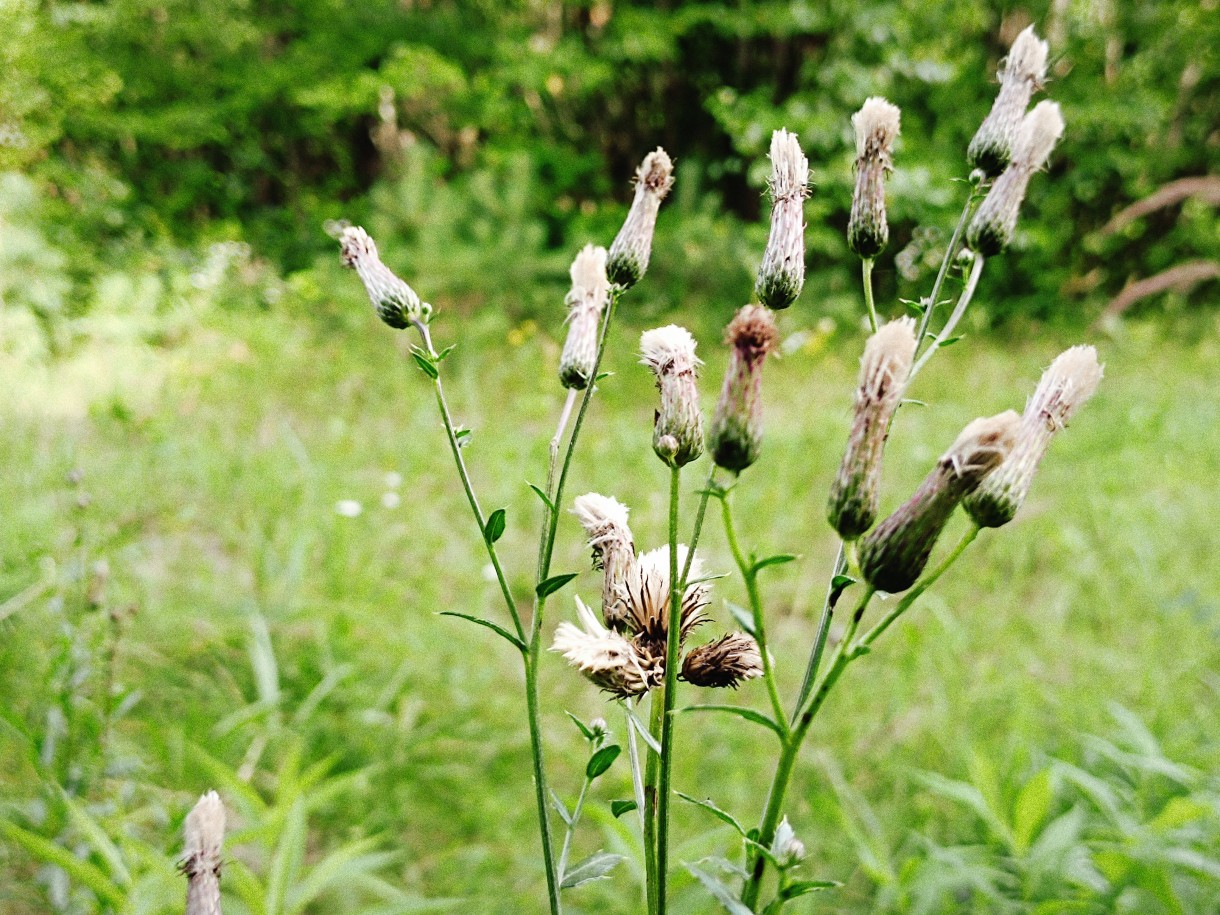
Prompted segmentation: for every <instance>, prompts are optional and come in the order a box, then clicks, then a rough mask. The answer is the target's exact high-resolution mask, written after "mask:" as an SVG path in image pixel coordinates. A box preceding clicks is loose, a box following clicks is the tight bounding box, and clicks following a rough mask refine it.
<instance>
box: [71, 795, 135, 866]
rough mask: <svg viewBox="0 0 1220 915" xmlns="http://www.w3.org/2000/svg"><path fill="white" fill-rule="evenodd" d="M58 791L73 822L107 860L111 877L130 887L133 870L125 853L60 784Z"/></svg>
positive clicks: (94, 848) (96, 850) (95, 849)
mask: <svg viewBox="0 0 1220 915" xmlns="http://www.w3.org/2000/svg"><path fill="white" fill-rule="evenodd" d="M56 793H57V794H58V795H59V801H60V803H61V804H63V805H64V808H65V809H66V810H67V811H68V816H69V817H70V818H71V820H72V822H73V824H75V826H76V828H77V829H79V830H80V831H81V834H82V835H83V836H84V837H85V840H86V841H87V842H88V843H89V844H90V845H91V846H93V850H94V851H95V852H97V853H98V854H99V855H100V856H101V857H102V858H103V859H104V860H105V861H106V866H107V867H109V868H110V878H111V879H112V880H113V881H114V882H115V883H116V884H118V885H119V886H121V887H123V888H124V889H130V887H131V871H129V870H128V869H127V864H126V863H125V862H124V861H123V853H122V852H120V851H119V848H118V846H117V845H115V844H114V842H113V841H111V839H110V837H109V836H108V835H106V831H105V830H104V829H103V828H102V827H101V825H100V824H99V823H98V822H97V821H96V820H94V819H93V818H92V817H90V816H89V814H87V813H86V812H85V811H84V810H83V809H82V808H81V807H80V805H78V804H77V803H76V802H75V801H74V800H72V798H71V797H69V796H68V793H67V792H66V791H64V790H63V789H62V788H60V787H59V786H58V785H57V786H56Z"/></svg>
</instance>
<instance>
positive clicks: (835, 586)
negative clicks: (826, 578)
mask: <svg viewBox="0 0 1220 915" xmlns="http://www.w3.org/2000/svg"><path fill="white" fill-rule="evenodd" d="M855 583H856V580H855V579H854V578H852V577H851V576H850V575H836V576H835V577H834V578H832V579H831V580H830V606H832V607H833V606H834V605H835V604H837V603H838V602H839V598H840V597H842V596H843V592H844V591H846V590H847V589H848V588H850V587H851V586H852V585H854V584H855Z"/></svg>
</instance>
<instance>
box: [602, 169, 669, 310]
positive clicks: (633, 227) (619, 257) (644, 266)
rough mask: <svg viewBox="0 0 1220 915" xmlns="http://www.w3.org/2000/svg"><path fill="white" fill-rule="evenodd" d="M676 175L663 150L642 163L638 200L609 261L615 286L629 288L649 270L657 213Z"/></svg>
mask: <svg viewBox="0 0 1220 915" xmlns="http://www.w3.org/2000/svg"><path fill="white" fill-rule="evenodd" d="M673 175H674V165H673V162H672V161H671V160H670V158H669V154H668V153H667V152H665V150H664V149H662V148H661V147H659V146H658V147H657V148H656V149H655V150H654V151H653V152H650V153H649V154H648V155H647V156H645V157H644V161H643V162H641V163H640V167H639V169H638V170H637V171H636V173H635V198H634V199H633V200H632V202H631V209H630V210H629V211H628V212H627V218H626V219H625V220H624V221H623V226H622V228H621V229H619V232H618V235H616V236H615V238H614V243H613V244H611V245H610V253H609V256H608V257H607V260H606V272H607V274H608V275H609V277H610V281H611V282H612V283H617V284H618V285H620V286H622V287H624V288H629V287H631V286H634V285H635V284H636V283H637V282H639V279H640V277H642V276H643V275H644V273H645V272H646V271H647V270H648V261H649V259H650V258H651V256H652V236H653V234H654V233H655V231H656V227H657V212H658V211H659V210H660V208H661V201H662V200H664V199H665V197H666V196H667V195H668V194H669V191H670V188H672V187H673V184H674V178H673Z"/></svg>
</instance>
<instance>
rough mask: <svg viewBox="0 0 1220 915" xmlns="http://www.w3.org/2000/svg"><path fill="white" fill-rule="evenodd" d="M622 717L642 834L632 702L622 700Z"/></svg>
mask: <svg viewBox="0 0 1220 915" xmlns="http://www.w3.org/2000/svg"><path fill="white" fill-rule="evenodd" d="M622 705H623V717H624V719H625V720H626V723H627V754H628V757H629V761H630V763H631V787H632V789H633V791H634V794H635V807H636V816H637V817H639V820H640V833H641V834H643V832H644V776H643V773H642V772H641V771H640V746H639V739H638V738H637V737H636V736H635V723H634V722H633V721H632V701H631V700H630V699H623V700H622Z"/></svg>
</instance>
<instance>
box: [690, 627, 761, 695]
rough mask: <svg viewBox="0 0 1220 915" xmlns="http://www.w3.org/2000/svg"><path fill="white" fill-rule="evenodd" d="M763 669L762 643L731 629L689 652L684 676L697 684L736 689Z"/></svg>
mask: <svg viewBox="0 0 1220 915" xmlns="http://www.w3.org/2000/svg"><path fill="white" fill-rule="evenodd" d="M762 672H763V667H762V656H761V655H760V654H759V653H758V643H757V642H755V641H754V639H753V638H751V637H750V636H748V635H746V634H745V633H744V632H730V633H729V634H728V635H726V636H723V637H722V638H719V639H717V640H716V641H714V642H709V643H708V644H706V645H701V646H700V647H698V648H695V649H693V650H692V651H691V652H690V653H689V654H687V656H686V659H685V660H684V661H683V662H682V674H681V677H682V679H683V680H685V681H686V682H687V683H690V684H692V685H694V686H706V687H710V688H713V689H719V688H722V687H726V686H727V687H730V688H732V689H736V688H737V687H738V686H740V685H741V684H742V683H744V682H745V681H746V680H753V679H754V678H755V677H761V676H762Z"/></svg>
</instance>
